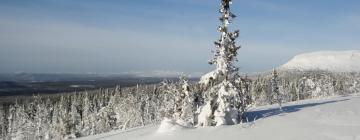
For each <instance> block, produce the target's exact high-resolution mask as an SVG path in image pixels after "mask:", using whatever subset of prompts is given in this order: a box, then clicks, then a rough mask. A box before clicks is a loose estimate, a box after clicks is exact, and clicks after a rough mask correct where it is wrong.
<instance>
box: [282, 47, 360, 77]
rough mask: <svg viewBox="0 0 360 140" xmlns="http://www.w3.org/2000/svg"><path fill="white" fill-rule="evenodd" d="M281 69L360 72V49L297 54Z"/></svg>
mask: <svg viewBox="0 0 360 140" xmlns="http://www.w3.org/2000/svg"><path fill="white" fill-rule="evenodd" d="M280 69H285V70H288V69H290V70H328V71H332V72H360V50H349V51H319V52H311V53H304V54H300V55H297V56H295V57H294V58H293V59H291V60H290V61H289V62H287V63H286V64H284V65H282V66H281V67H280Z"/></svg>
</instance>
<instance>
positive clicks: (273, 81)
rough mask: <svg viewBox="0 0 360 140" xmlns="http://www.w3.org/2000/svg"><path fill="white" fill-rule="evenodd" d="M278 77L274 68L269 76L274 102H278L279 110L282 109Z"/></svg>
mask: <svg viewBox="0 0 360 140" xmlns="http://www.w3.org/2000/svg"><path fill="white" fill-rule="evenodd" d="M278 84H279V79H278V73H277V71H276V70H275V69H274V70H273V72H272V78H271V91H272V95H273V97H275V100H276V102H277V103H278V104H279V108H280V110H282V97H281V94H280V90H279V85H278Z"/></svg>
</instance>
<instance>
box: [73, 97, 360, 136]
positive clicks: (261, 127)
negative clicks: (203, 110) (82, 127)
mask: <svg viewBox="0 0 360 140" xmlns="http://www.w3.org/2000/svg"><path fill="white" fill-rule="evenodd" d="M359 104H360V96H355V95H353V96H348V97H332V98H328V99H323V100H305V101H298V102H292V103H286V104H285V105H284V107H283V110H284V112H280V111H279V110H278V109H277V106H276V105H272V106H263V107H259V108H255V109H252V110H250V111H249V112H247V117H248V118H249V120H250V122H248V123H244V124H240V125H233V126H220V127H205V128H196V129H189V128H183V127H173V128H179V129H172V130H170V131H167V132H166V131H165V132H164V131H161V132H159V131H158V128H159V126H148V127H143V128H138V129H133V130H129V131H126V132H120V131H113V132H110V133H105V134H100V135H95V136H89V137H83V138H80V139H84V140H85V139H86V140H92V139H104V140H105V139H109V140H110V139H126V140H136V139H146V140H149V139H150V140H151V139H153V140H184V139H185V140H192V139H193V140H198V139H205V140H217V139H241V140H264V139H267V140H305V139H306V140H319V139H321V140H335V139H336V140H360V108H359V107H358V105H359ZM256 119H257V120H256ZM252 120H256V121H252ZM251 121H252V122H251Z"/></svg>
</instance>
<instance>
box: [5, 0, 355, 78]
mask: <svg viewBox="0 0 360 140" xmlns="http://www.w3.org/2000/svg"><path fill="white" fill-rule="evenodd" d="M359 6H360V1H358V0H301V1H299V0H233V4H232V5H231V8H232V12H233V13H234V14H236V15H237V18H236V19H235V20H234V21H233V23H232V24H231V29H240V38H239V39H238V41H237V44H238V45H241V46H242V48H241V49H240V50H239V53H238V57H237V58H238V60H239V62H237V63H236V65H237V66H239V67H240V71H241V72H244V73H251V72H261V71H267V70H270V69H272V68H274V67H278V66H280V65H282V64H284V63H286V62H287V61H288V60H290V59H291V58H292V57H293V56H295V55H297V54H300V53H304V52H311V51H321V50H354V49H359V48H360V46H359V45H358V44H360V8H359ZM218 8H219V1H218V0H211V1H210V0H0V73H14V72H29V73H124V72H154V71H156V72H160V73H161V72H164V73H166V72H168V73H171V72H184V73H190V74H191V73H205V72H208V71H211V70H212V69H213V68H214V66H210V65H209V64H208V63H207V61H208V59H210V58H211V57H212V55H213V54H212V53H211V50H214V49H215V48H214V45H213V42H214V41H215V40H217V39H218V38H219V36H220V35H219V33H218V31H217V27H218V25H219V21H218V17H219V13H218Z"/></svg>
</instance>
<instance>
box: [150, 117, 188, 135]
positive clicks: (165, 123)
mask: <svg viewBox="0 0 360 140" xmlns="http://www.w3.org/2000/svg"><path fill="white" fill-rule="evenodd" d="M188 128H191V125H189V124H188V123H186V122H184V121H180V120H178V121H175V120H173V119H169V118H164V120H162V121H161V124H160V126H159V128H158V130H157V133H167V132H172V131H175V130H182V129H188Z"/></svg>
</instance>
